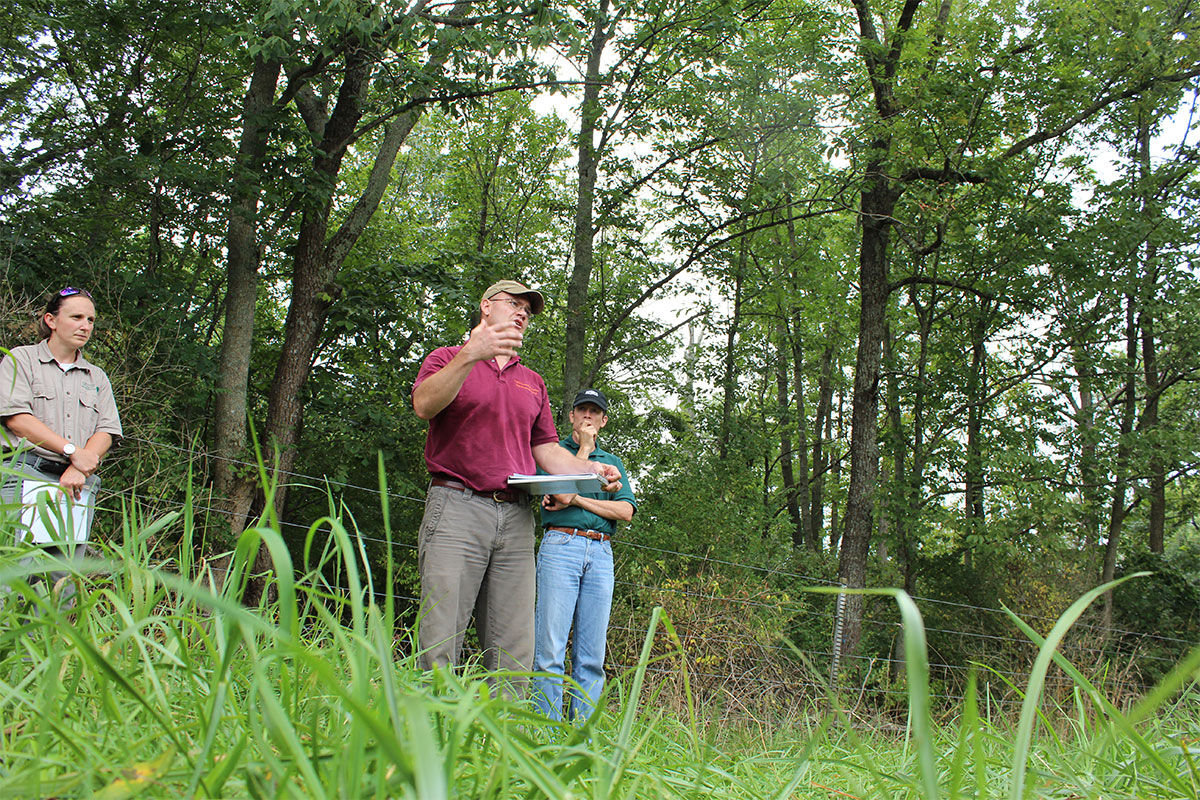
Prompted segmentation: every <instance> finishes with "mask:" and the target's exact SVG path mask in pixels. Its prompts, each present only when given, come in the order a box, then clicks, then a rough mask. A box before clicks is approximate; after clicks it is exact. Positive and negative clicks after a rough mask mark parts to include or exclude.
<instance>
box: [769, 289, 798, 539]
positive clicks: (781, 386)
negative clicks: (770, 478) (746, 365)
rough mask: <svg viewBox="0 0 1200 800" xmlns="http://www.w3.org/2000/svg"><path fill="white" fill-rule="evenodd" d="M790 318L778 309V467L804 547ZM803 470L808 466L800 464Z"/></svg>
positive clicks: (795, 535) (794, 533)
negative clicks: (795, 451) (790, 369)
mask: <svg viewBox="0 0 1200 800" xmlns="http://www.w3.org/2000/svg"><path fill="white" fill-rule="evenodd" d="M787 328H788V326H787V321H786V319H785V318H784V316H783V309H782V308H781V309H779V321H778V322H777V323H776V325H775V403H776V406H777V407H778V409H779V412H778V424H779V470H780V473H781V477H782V479H783V480H782V488H783V494H784V497H786V498H787V511H788V519H789V520H791V523H792V537H791V538H792V547H803V546H804V523H803V522H802V521H801V519H800V502H799V501H798V500H797V498H796V493H797V491H796V476H795V472H794V470H793V469H792V430H791V425H792V421H791V413H790V409H789V399H790V398H789V397H788V359H787V355H786V350H785V347H786V342H787V341H788V329H787ZM801 471H802V472H804V471H805V467H804V466H803V465H802V466H801Z"/></svg>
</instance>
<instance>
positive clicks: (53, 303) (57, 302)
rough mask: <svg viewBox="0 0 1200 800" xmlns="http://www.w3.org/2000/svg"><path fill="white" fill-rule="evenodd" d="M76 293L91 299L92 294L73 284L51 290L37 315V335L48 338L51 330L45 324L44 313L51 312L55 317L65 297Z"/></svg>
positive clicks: (73, 295)
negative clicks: (43, 307) (54, 290)
mask: <svg viewBox="0 0 1200 800" xmlns="http://www.w3.org/2000/svg"><path fill="white" fill-rule="evenodd" d="M76 295H80V296H82V297H86V298H87V299H88V300H91V299H92V295H91V294H90V293H89V292H88V291H87V289H76V288H75V287H74V286H67V287H65V288H62V289H59V290H58V291H57V292H53V293H52V294H51V295H50V297H49V298H48V299H47V300H46V308H45V309H44V310H43V311H42V313H41V314H39V315H38V323H37V325H38V335H39V336H41V337H42V338H43V339H49V338H50V334H51V333H52V331H51V330H50V326H49V325H47V324H46V315H47V314H51V315H53V316H56V317H57V316H58V312H59V309H61V308H62V304H63V303H64V302H65V301H66V299H67V298H68V297H75V296H76Z"/></svg>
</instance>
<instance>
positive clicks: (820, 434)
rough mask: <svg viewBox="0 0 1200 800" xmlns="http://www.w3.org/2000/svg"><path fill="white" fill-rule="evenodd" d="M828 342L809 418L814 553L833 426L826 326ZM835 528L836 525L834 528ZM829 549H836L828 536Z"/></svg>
mask: <svg viewBox="0 0 1200 800" xmlns="http://www.w3.org/2000/svg"><path fill="white" fill-rule="evenodd" d="M826 333H827V335H828V336H829V341H828V342H827V343H826V345H825V350H824V351H823V352H822V353H821V372H820V377H819V378H818V381H817V413H816V416H814V417H813V433H814V434H815V435H814V438H813V446H812V451H813V452H812V476H813V477H812V511H811V512H809V515H808V525H809V529H808V540H809V543H810V544H809V547H810V548H811V549H812V550H813V552H816V551H818V550H820V549H821V533H822V529H823V528H824V527H825V480H826V476H827V475H828V474H829V472H830V470H831V467H832V465H831V464H830V460H829V454H828V450H827V446H828V445H829V444H830V443H831V442H832V438H831V435H832V422H833V350H834V340H835V339H836V337H837V333H836V328H834V326H833V325H830V328H829V329H828V330H827V331H826ZM834 527H835V528H836V525H835V526H834ZM830 547H831V549H834V550H836V549H837V543H836V540H835V539H834V537H833V535H832V534H831V535H830Z"/></svg>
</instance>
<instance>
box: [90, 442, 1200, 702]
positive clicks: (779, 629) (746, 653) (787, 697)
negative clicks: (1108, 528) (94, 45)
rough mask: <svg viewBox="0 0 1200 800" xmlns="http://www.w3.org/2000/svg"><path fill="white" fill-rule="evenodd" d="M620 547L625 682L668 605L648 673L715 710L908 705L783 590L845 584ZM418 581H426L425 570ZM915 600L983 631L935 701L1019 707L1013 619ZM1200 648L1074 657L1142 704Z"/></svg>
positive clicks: (939, 639)
mask: <svg viewBox="0 0 1200 800" xmlns="http://www.w3.org/2000/svg"><path fill="white" fill-rule="evenodd" d="M126 441H127V442H128V443H130V444H132V445H134V446H138V447H146V448H164V447H165V448H168V449H171V450H174V451H177V452H178V453H179V454H181V455H184V456H186V457H187V458H189V459H193V460H194V459H198V458H201V457H203V458H207V459H215V458H217V457H216V456H214V455H212V454H206V453H198V452H196V451H193V450H189V449H187V448H182V447H176V446H172V445H164V444H162V443H159V442H152V441H149V440H145V439H137V438H132V437H130V438H128V439H127V440H126ZM227 460H229V461H231V462H232V463H234V464H235V465H238V466H243V467H247V468H254V469H257V466H258V465H257V464H254V463H252V462H246V461H237V460H234V459H227ZM282 477H283V478H284V479H286V480H288V481H289V482H290V483H292V485H294V486H308V487H313V488H320V489H326V490H330V491H333V492H340V493H342V494H343V496H342V498H341V501H340V503H341V506H342V507H343V508H346V509H351V508H353V504H352V503H350V502H349V501H348V500H347V499H346V497H345V495H346V494H350V493H362V494H363V495H364V496H367V497H370V498H373V502H375V503H376V504H378V502H379V500H380V499H381V495H382V492H381V490H380V489H379V487H377V486H376V487H371V486H361V485H357V484H354V483H349V482H345V481H337V480H332V479H329V478H326V477H321V476H312V475H305V474H302V473H298V472H285V473H282ZM108 494H109V496H110V497H118V496H121V497H125V498H126V499H127V500H130V501H132V500H133V499H134V497H135V494H134V492H133V490H131V489H126V490H123V491H122V492H110V493H108ZM387 496H388V499H389V500H395V501H400V502H402V503H414V504H421V503H423V502H424V498H422V497H416V496H412V495H409V494H404V493H400V492H393V491H388V492H387ZM204 497H205V498H206V499H205V500H204V501H201V500H199V499H197V500H194V501H193V502H192V509H193V511H195V512H202V513H203V514H206V515H209V516H210V517H211V518H213V519H216V518H220V517H221V515H224V514H227V513H228V511H227V508H228V506H225V507H222V506H223V504H224V503H227V502H228V501H227V499H224V498H219V497H213V496H212V495H211V494H206V495H204ZM157 502H158V504H159V505H160V506H162V507H163V508H164V509H165V508H166V507H167V506H169V505H171V504H170V503H169V502H165V501H157ZM180 505H181V504H180ZM280 526H281V527H282V528H283V529H284V531H285V533H286V532H288V531H290V532H292V533H294V534H295V535H296V537H301V536H307V535H308V533H309V531H310V526H309V525H303V524H300V523H294V522H290V521H286V520H285V521H281V523H280ZM351 527H353V526H351ZM318 533H319V531H318ZM352 535H353V536H354V537H355V538H356V539H357V540H358V541H359V542H361V543H363V544H366V545H372V546H375V547H377V548H382V547H386V546H388V545H390V546H391V547H392V548H393V553H392V555H393V557H394V558H396V559H397V563H398V564H405V565H409V566H410V567H411V566H412V565H413V564H415V558H416V552H415V551H416V549H417V545H416V543H415V541H412V539H413V538H414V537H413V536H412V535H411V534H409V535H407V536H406V535H401V536H398V537H396V538H394V539H392V540H390V541H389V539H387V538H385V537H383V536H377V535H372V534H371V533H365V532H363V531H358V530H354V531H352ZM317 544H323V542H318V543H317ZM615 544H616V547H615V548H614V550H616V551H617V552H620V551H625V552H626V553H627V554H629V557H628V558H624V559H623V558H621V557H620V556H618V559H617V560H616V566H617V579H616V586H617V592H616V595H617V599H616V602H615V605H614V612H613V619H612V623H611V624H610V629H609V640H610V647H609V659H608V667H609V669H610V671H612V672H614V673H619V672H621V671H624V670H628V669H632V668H633V666H634V665H635V664H636V662H637V655H638V651H639V650H640V647H641V644H642V641H643V639H644V638H645V636H646V627H647V625H648V623H649V611H650V609H651V608H653V607H654V606H655V605H661V606H663V607H664V608H665V609H666V610H667V613H668V614H669V615H670V618H671V620H672V625H673V629H674V630H675V632H676V633H677V634H678V642H677V643H676V642H672V641H669V640H668V638H667V637H666V635H665V633H660V635H659V637H658V641H657V642H656V643H655V646H654V647H655V650H654V653H655V658H656V660H655V661H654V663H653V664H652V667H651V669H649V670H648V672H649V673H650V675H651V676H652V677H653V678H654V679H655V680H658V681H660V682H662V683H664V684H669V683H671V682H676V683H677V682H678V681H680V680H681V679H682V674H683V672H682V671H683V668H684V667H686V669H687V674H688V677H689V680H690V681H691V682H692V684H693V688H694V689H696V690H698V691H700V692H701V693H704V694H706V696H708V697H709V698H710V699H711V698H722V699H721V700H720V701H719V702H722V703H724V705H725V706H726V707H727V708H728V709H731V710H733V711H736V710H737V709H739V708H749V707H755V708H758V707H761V705H762V704H763V703H778V702H793V703H794V702H798V701H800V700H801V699H802V698H810V699H811V698H813V697H822V696H825V695H826V694H827V692H828V691H829V688H830V681H831V677H832V676H831V671H832V672H838V673H839V674H840V675H842V676H845V675H850V676H853V677H852V681H853V683H852V685H851V687H850V688H851V689H852V690H853V691H856V692H857V693H858V694H859V695H860V696H862V697H869V699H870V700H871V701H872V702H873V703H875V704H880V703H882V704H884V705H886V704H888V703H896V702H899V701H900V700H902V699H903V698H904V696H905V691H904V688H903V686H902V680H901V679H900V676H902V675H903V673H904V667H905V662H904V653H903V648H902V647H900V646H898V645H897V646H895V647H889V648H887V649H886V650H885V651H881V652H878V653H877V654H876V655H874V656H869V655H849V656H848V655H845V654H841V655H839V654H838V653H837V650H838V649H839V648H838V646H837V643H836V640H835V631H836V630H837V628H838V627H839V621H840V620H839V616H838V613H837V604H836V602H835V600H834V599H833V597H834V595H805V594H803V593H802V592H801V593H798V597H797V596H793V594H792V593H791V592H782V591H779V590H778V588H777V587H778V586H779V585H781V584H787V585H788V586H795V587H800V586H815V587H836V586H837V584H836V583H835V582H833V581H830V580H828V579H826V578H822V577H820V576H815V575H808V574H804V573H803V572H797V571H794V570H792V569H790V568H789V565H788V564H787V563H786V562H781V563H776V564H770V565H756V564H748V563H743V562H739V561H735V560H730V559H727V558H715V557H712V556H709V555H703V554H698V553H689V552H685V551H682V550H672V549H669V548H663V547H655V546H653V545H650V544H646V543H640V542H637V541H634V540H633V539H632V538H627V537H622V538H620V539H618V540H615ZM638 554H640V555H638ZM646 561H651V562H654V563H656V564H657V565H658V568H657V571H658V572H660V573H663V574H664V575H670V574H671V573H676V574H678V575H689V576H692V577H691V578H690V579H689V580H690V582H689V581H685V580H682V579H678V578H676V579H671V578H667V579H662V580H655V581H650V582H647V581H646V580H645V578H646V576H647V575H648V574H649V573H648V571H647V570H645V569H642V570H640V571H639V570H636V569H631V566H632V567H636V566H637V564H639V563H642V562H646ZM412 569H413V574H415V567H413V568H412ZM703 570H708V571H709V574H710V575H714V576H715V575H716V574H717V573H719V574H720V575H721V579H720V580H717V579H716V578H715V577H714V578H713V582H712V585H711V586H710V585H708V584H706V582H705V580H703V579H697V578H696V575H697V574H698V573H700V572H701V571H703ZM634 573H636V574H634ZM731 576H742V579H741V580H740V581H739V580H738V579H737V578H736V577H731ZM706 587H707V588H706ZM331 588H332V589H333V590H334V591H336V592H343V593H344V592H348V591H349V589H348V588H347V587H346V586H344V585H334V586H332V587H331ZM370 591H372V592H373V594H374V597H375V599H376V601H377V602H380V603H382V602H383V601H385V600H389V599H390V600H391V601H393V602H397V603H400V604H404V607H405V608H406V609H407V613H406V615H405V618H406V619H410V620H411V619H413V618H415V615H416V611H417V608H418V606H419V602H420V599H419V597H417V596H414V595H413V594H411V593H406V592H403V591H399V590H398V589H397V588H396V587H380V586H378V585H375V586H373V588H372V589H371V590H370ZM414 591H415V589H414ZM913 599H914V601H915V602H916V603H917V605H918V607H919V608H920V609H921V611H922V614H923V615H925V618H926V619H927V620H946V619H952V620H954V619H962V618H963V616H964V615H966V616H967V617H968V618H970V619H971V621H972V624H971V625H970V627H968V626H966V625H964V626H961V627H943V626H942V625H941V624H932V623H929V624H927V625H926V628H925V630H926V634H927V635H928V636H929V639H930V642H931V647H930V652H929V662H930V663H929V666H930V671H931V675H932V676H933V678H934V681H935V687H940V688H935V691H934V693H933V695H932V697H933V699H935V700H940V701H942V702H944V703H948V704H949V703H957V702H959V701H961V699H962V694H961V689H962V687H963V686H964V685H965V683H966V680H967V676H968V674H970V673H971V672H975V673H976V674H977V675H978V676H979V680H980V681H981V682H983V683H986V684H987V691H988V693H989V696H991V698H992V701H993V702H996V703H998V704H1001V705H1003V704H1007V703H1014V702H1019V699H1020V692H1021V689H1022V687H1024V685H1025V684H1026V682H1027V679H1028V676H1029V668H1030V665H1031V664H1032V660H1033V658H1034V656H1035V655H1036V651H1037V648H1036V647H1035V646H1034V645H1033V644H1032V643H1031V642H1030V641H1029V640H1028V639H1026V638H1024V637H1023V636H1022V635H1020V634H1019V632H1018V631H1017V628H1016V626H1014V625H1013V624H1012V622H1011V619H1010V617H1009V613H1010V612H1009V611H1008V610H1006V609H1004V608H996V607H989V606H984V605H974V604H970V603H964V602H959V601H951V600H945V599H941V598H930V597H921V596H916V597H914V598H913ZM888 602H889V601H884V600H883V599H882V598H880V599H877V600H876V601H875V602H874V603H873V604H872V605H870V606H869V609H870V610H869V613H864V618H863V626H864V629H865V630H867V631H874V632H875V634H876V638H877V639H879V638H883V639H890V640H891V641H893V642H900V641H901V637H900V633H901V628H900V625H899V622H898V617H896V616H895V612H894V610H892V611H889V609H890V606H888V605H887V603H888ZM1014 613H1017V615H1018V616H1019V617H1020V618H1021V619H1023V620H1025V621H1026V622H1027V623H1028V624H1030V625H1032V626H1033V627H1035V628H1038V627H1042V628H1048V627H1049V626H1050V625H1051V624H1053V622H1054V621H1056V619H1057V617H1056V616H1055V615H1053V614H1047V613H1043V612H1042V611H1041V610H1029V611H1017V612H1014ZM814 631H815V632H818V633H819V636H818V638H820V640H821V641H822V645H820V646H813V639H814ZM797 633H806V634H807V639H808V646H804V644H803V643H800V642H798V641H797V638H804V636H797ZM1114 641H1120V642H1121V650H1120V653H1124V654H1125V655H1124V656H1121V655H1119V654H1118V651H1116V650H1114V647H1113V642H1114ZM1195 644H1196V643H1195V642H1192V641H1190V640H1187V639H1183V638H1178V637H1172V636H1167V635H1162V634H1156V633H1143V632H1138V631H1131V630H1127V629H1123V628H1120V627H1115V626H1111V625H1103V624H1100V623H1097V622H1092V621H1079V622H1078V623H1077V624H1076V625H1075V626H1073V630H1072V635H1071V636H1070V637H1069V638H1068V639H1066V640H1065V641H1064V642H1063V644H1062V646H1061V648H1060V650H1061V651H1062V652H1063V654H1064V655H1066V656H1067V658H1069V659H1070V660H1071V661H1072V662H1074V663H1076V664H1077V665H1081V666H1084V667H1091V668H1094V669H1093V670H1092V671H1093V672H1094V673H1095V674H1097V675H1103V677H1104V680H1105V681H1106V682H1107V683H1108V684H1109V685H1110V686H1111V687H1114V688H1116V689H1120V690H1128V691H1135V690H1136V689H1137V688H1138V681H1137V677H1136V673H1138V672H1140V671H1141V670H1142V669H1143V668H1145V667H1147V665H1150V666H1151V667H1152V669H1151V670H1150V671H1152V672H1154V671H1158V672H1162V671H1166V669H1168V668H1169V667H1170V665H1171V664H1172V663H1173V662H1174V660H1175V659H1174V658H1172V657H1170V656H1169V655H1163V654H1162V653H1164V652H1166V653H1174V652H1178V651H1182V650H1185V649H1191V647H1193V646H1194V645H1195ZM939 648H940V649H943V650H946V651H950V652H952V653H953V654H954V655H955V656H956V657H955V658H950V659H947V658H939ZM839 658H840V659H841V661H840V664H839ZM681 659H682V660H681ZM991 659H996V661H991ZM1118 661H1120V662H1121V663H1117V662H1118ZM1154 664H1158V667H1153V665H1154ZM1085 671H1087V670H1086V669H1085ZM1072 685H1073V682H1072V681H1071V680H1070V679H1069V678H1068V677H1067V676H1065V675H1064V674H1063V673H1061V672H1058V671H1055V672H1052V674H1051V676H1050V677H1049V679H1048V682H1047V690H1048V692H1049V693H1050V694H1051V695H1053V693H1054V692H1055V691H1056V690H1061V691H1063V692H1068V691H1070V689H1071V687H1072ZM843 688H845V686H843ZM672 696H676V695H672ZM747 698H755V701H754V702H747Z"/></svg>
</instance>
